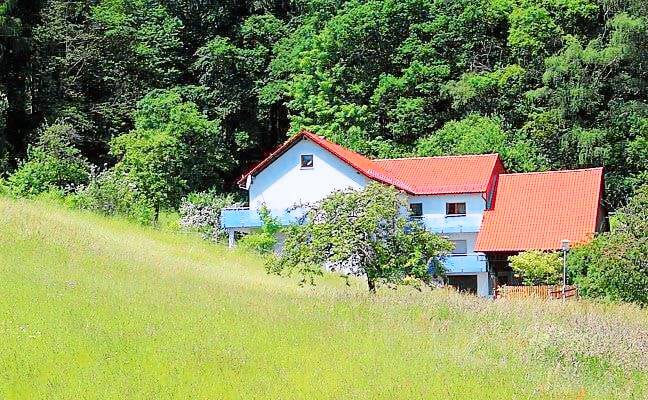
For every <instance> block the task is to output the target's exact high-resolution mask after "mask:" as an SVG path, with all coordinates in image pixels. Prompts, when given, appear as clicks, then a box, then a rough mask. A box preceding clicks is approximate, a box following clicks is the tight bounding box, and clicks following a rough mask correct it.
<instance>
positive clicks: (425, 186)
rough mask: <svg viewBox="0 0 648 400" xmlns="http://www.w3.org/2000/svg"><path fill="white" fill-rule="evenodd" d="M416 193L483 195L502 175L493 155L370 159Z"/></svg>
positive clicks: (501, 170) (499, 165) (502, 170)
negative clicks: (494, 177) (497, 176)
mask: <svg viewBox="0 0 648 400" xmlns="http://www.w3.org/2000/svg"><path fill="white" fill-rule="evenodd" d="M374 162H375V163H376V164H378V165H380V166H382V167H383V168H384V169H385V170H386V171H387V172H388V173H389V174H391V175H392V176H394V177H395V178H398V179H399V180H401V181H403V182H405V183H406V184H407V185H408V186H409V187H411V188H412V192H414V193H416V194H451V193H484V192H486V191H487V189H488V186H489V182H490V181H491V178H492V177H493V175H494V174H499V173H503V172H504V166H503V165H502V162H501V160H500V159H499V156H498V155H497V154H484V155H470V156H443V157H416V158H396V159H385V160H374Z"/></svg>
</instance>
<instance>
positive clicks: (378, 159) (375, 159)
mask: <svg viewBox="0 0 648 400" xmlns="http://www.w3.org/2000/svg"><path fill="white" fill-rule="evenodd" d="M488 156H490V157H492V156H499V153H487V154H460V155H454V156H452V155H446V156H418V157H397V158H374V159H371V160H372V161H398V160H422V159H428V158H468V157H488Z"/></svg>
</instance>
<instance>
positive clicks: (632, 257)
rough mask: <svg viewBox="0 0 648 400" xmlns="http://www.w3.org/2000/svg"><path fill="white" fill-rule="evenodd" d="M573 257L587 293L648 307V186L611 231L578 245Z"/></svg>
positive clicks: (576, 276) (574, 272)
mask: <svg viewBox="0 0 648 400" xmlns="http://www.w3.org/2000/svg"><path fill="white" fill-rule="evenodd" d="M569 260H570V261H569V264H570V265H569V267H570V272H571V274H572V276H573V279H574V281H575V282H576V283H577V284H578V286H579V287H580V288H581V291H582V293H583V294H584V295H585V296H589V297H601V298H605V299H608V300H613V301H632V302H635V303H638V304H641V305H643V306H648V186H644V187H642V188H641V189H640V190H639V191H638V192H637V194H636V196H634V197H633V199H632V200H631V201H630V203H629V204H628V205H626V206H625V207H623V208H621V209H620V210H619V212H618V214H617V215H616V216H615V223H614V224H613V226H612V230H611V232H609V233H605V234H602V235H600V236H598V237H596V238H595V239H594V240H593V241H592V242H591V243H589V244H587V245H585V246H580V247H577V248H576V249H574V251H573V253H572V254H571V255H570V256H569Z"/></svg>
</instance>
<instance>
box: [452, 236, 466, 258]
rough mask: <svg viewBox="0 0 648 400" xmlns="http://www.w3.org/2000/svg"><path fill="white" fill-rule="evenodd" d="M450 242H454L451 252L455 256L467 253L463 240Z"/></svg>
mask: <svg viewBox="0 0 648 400" xmlns="http://www.w3.org/2000/svg"><path fill="white" fill-rule="evenodd" d="M451 242H452V244H454V249H453V250H452V254H454V255H455V256H465V255H466V254H468V243H466V241H465V240H451Z"/></svg>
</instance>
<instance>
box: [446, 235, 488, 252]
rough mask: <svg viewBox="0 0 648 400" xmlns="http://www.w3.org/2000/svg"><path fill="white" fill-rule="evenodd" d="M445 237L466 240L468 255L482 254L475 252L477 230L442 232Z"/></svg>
mask: <svg viewBox="0 0 648 400" xmlns="http://www.w3.org/2000/svg"><path fill="white" fill-rule="evenodd" d="M441 235H442V236H443V237H447V238H448V240H465V241H466V248H467V249H468V253H467V254H468V255H475V254H482V253H475V250H474V249H475V241H476V240H477V233H476V232H462V233H442V234H441Z"/></svg>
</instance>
